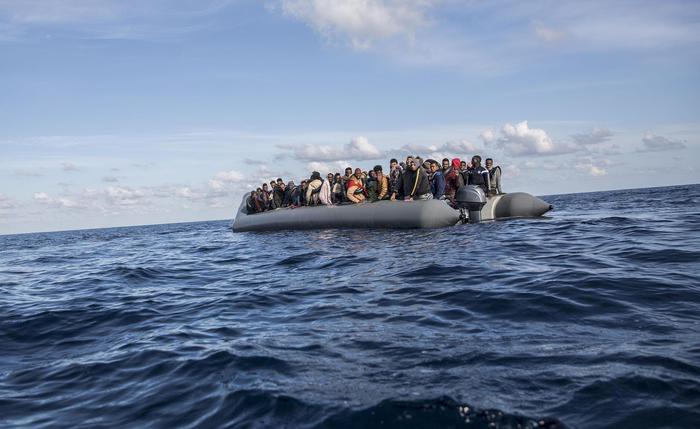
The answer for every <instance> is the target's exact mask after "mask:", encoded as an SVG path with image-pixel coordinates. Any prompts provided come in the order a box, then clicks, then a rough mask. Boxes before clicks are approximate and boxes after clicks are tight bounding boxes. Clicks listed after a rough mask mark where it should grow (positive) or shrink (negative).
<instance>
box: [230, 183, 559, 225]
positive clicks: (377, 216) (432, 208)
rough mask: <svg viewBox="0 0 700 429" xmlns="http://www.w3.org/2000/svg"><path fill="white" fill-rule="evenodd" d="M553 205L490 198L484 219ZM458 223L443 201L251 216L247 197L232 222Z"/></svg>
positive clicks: (519, 197)
mask: <svg viewBox="0 0 700 429" xmlns="http://www.w3.org/2000/svg"><path fill="white" fill-rule="evenodd" d="M551 208H552V206H551V205H549V204H547V203H546V202H544V201H542V200H540V199H539V198H537V197H533V196H532V195H530V194H526V193H523V192H515V193H512V194H503V195H497V196H494V197H491V198H489V199H488V202H487V203H486V205H485V206H484V208H483V209H482V210H481V219H482V220H492V219H499V218H509V217H536V216H542V215H543V214H544V213H546V212H547V211H549V210H551ZM457 223H459V210H455V209H453V208H452V207H450V206H449V205H448V204H447V203H446V202H445V201H443V200H429V201H378V202H375V203H364V204H347V205H337V206H315V207H298V208H295V209H277V210H271V211H267V212H263V213H256V214H252V215H249V214H247V213H246V212H245V198H244V199H243V202H242V203H241V206H240V208H239V209H238V214H237V215H236V219H235V220H234V221H233V225H232V228H233V231H234V232H244V231H280V230H294V229H331V228H444V227H448V226H454V225H456V224H457Z"/></svg>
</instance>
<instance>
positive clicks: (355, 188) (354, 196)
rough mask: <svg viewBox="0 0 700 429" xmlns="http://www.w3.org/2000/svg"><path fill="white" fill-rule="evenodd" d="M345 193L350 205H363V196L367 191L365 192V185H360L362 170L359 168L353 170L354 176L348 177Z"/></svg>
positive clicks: (364, 196) (364, 197)
mask: <svg viewBox="0 0 700 429" xmlns="http://www.w3.org/2000/svg"><path fill="white" fill-rule="evenodd" d="M346 186H347V193H346V196H347V198H348V200H349V201H350V202H351V203H355V204H357V203H363V202H364V201H365V200H366V199H367V196H366V195H365V194H366V193H367V191H366V190H365V185H364V183H362V170H361V169H359V168H356V169H355V174H353V175H352V176H350V178H349V179H348V181H347V183H346Z"/></svg>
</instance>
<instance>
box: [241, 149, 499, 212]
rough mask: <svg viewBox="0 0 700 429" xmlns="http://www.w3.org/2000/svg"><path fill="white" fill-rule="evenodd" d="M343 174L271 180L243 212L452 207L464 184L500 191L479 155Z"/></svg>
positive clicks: (495, 173)
mask: <svg viewBox="0 0 700 429" xmlns="http://www.w3.org/2000/svg"><path fill="white" fill-rule="evenodd" d="M344 173H345V174H344V175H341V174H340V173H335V174H333V173H328V174H327V175H326V177H325V179H324V178H323V177H322V176H321V174H320V173H319V172H317V171H314V172H313V173H312V174H311V177H310V178H309V179H305V180H302V181H301V182H300V183H299V184H298V185H297V184H295V183H294V181H289V182H287V183H285V182H284V180H282V178H278V179H277V180H273V181H270V184H269V186H268V184H267V183H263V184H262V186H261V187H259V188H257V189H255V190H253V191H251V192H250V195H249V196H248V197H247V199H246V212H247V213H250V214H252V213H260V212H264V211H268V210H275V209H278V208H283V207H288V208H294V207H300V206H314V205H335V204H360V203H365V202H375V201H381V200H392V201H393V200H405V201H411V200H432V199H440V200H446V201H447V202H448V203H449V204H451V205H454V204H455V194H456V192H457V190H458V189H459V188H460V187H461V186H464V185H475V186H478V187H480V188H481V189H482V190H483V191H484V193H486V194H487V195H489V196H491V195H497V194H501V193H502V191H501V168H500V167H499V166H494V164H493V159H491V158H487V159H486V161H485V166H482V165H481V157H480V156H479V155H475V156H474V157H472V159H471V161H462V160H460V159H459V158H453V159H452V160H450V159H448V158H444V159H443V160H442V162H441V163H439V162H438V161H436V160H434V159H427V160H423V159H422V158H420V157H419V156H408V157H406V160H405V161H404V162H399V161H398V160H396V159H392V160H391V161H390V163H389V171H387V172H384V169H383V168H382V166H381V165H375V166H374V168H372V169H371V170H369V171H364V170H362V169H361V168H355V169H354V170H353V169H352V168H351V167H347V168H346V169H345V172H344Z"/></svg>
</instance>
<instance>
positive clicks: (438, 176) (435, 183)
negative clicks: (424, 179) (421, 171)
mask: <svg viewBox="0 0 700 429" xmlns="http://www.w3.org/2000/svg"><path fill="white" fill-rule="evenodd" d="M429 161H430V176H428V177H429V179H430V192H431V193H432V194H433V198H434V199H436V200H444V199H445V176H443V175H442V171H441V170H440V165H439V164H438V162H437V161H435V160H434V159H431V160H429Z"/></svg>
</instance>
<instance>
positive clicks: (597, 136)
mask: <svg viewBox="0 0 700 429" xmlns="http://www.w3.org/2000/svg"><path fill="white" fill-rule="evenodd" d="M613 135H614V134H613V132H612V131H610V130H609V129H607V128H594V129H593V130H591V131H590V132H588V133H580V134H573V135H572V136H571V139H572V140H573V142H574V143H576V144H579V145H582V146H586V145H594V144H598V143H603V142H606V141H608V140H610V138H611V137H612V136H613Z"/></svg>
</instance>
